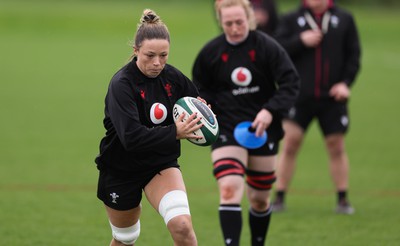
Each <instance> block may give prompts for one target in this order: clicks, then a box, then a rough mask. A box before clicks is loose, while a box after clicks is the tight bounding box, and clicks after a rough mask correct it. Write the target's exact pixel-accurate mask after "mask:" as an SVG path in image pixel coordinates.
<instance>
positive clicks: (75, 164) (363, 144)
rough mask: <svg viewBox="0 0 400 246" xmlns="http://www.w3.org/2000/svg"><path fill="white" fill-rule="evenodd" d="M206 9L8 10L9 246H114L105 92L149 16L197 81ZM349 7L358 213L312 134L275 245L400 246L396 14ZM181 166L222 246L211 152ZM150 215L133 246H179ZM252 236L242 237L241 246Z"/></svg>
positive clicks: (4, 75) (2, 103) (3, 23)
mask: <svg viewBox="0 0 400 246" xmlns="http://www.w3.org/2000/svg"><path fill="white" fill-rule="evenodd" d="M209 2H210V1H202V0H198V1H178V0H164V1H161V0H157V1H145V0H138V1H106V0H103V1H95V0H86V1H76V0H69V1H56V0H54V1H50V0H48V1H45V0H41V1H27V0H25V1H18V0H17V1H11V0H9V1H5V0H0V112H1V120H0V129H1V141H0V197H1V198H0V245H7V246H21V245H60V246H64V245H65V246H71V245H108V243H109V241H110V238H111V235H110V230H109V227H108V222H107V219H106V215H105V211H104V209H103V207H102V204H101V203H100V202H99V201H98V200H97V198H96V196H95V192H96V183H97V171H96V169H95V165H94V162H93V159H94V157H95V156H96V154H97V151H98V144H99V140H100V138H101V137H102V135H103V133H104V130H103V127H102V117H103V100H104V95H105V92H106V88H107V85H108V82H109V79H110V77H111V76H112V75H113V73H114V72H115V71H116V70H117V69H118V68H119V67H121V66H122V65H123V64H124V63H125V61H126V60H127V58H128V57H129V55H130V53H131V48H130V47H129V46H128V43H129V42H130V41H131V40H132V39H133V34H134V32H135V30H136V24H137V22H138V20H139V17H140V15H141V12H142V10H143V9H144V8H147V7H149V8H153V9H154V10H156V11H157V13H158V14H160V15H161V17H162V18H163V20H164V21H165V22H166V23H167V25H168V26H169V29H170V32H171V35H172V44H171V45H172V46H171V55H170V60H169V61H170V63H171V64H173V65H175V66H177V67H178V68H180V69H181V70H182V71H183V72H184V73H185V74H186V75H187V76H189V77H191V75H190V70H191V66H192V62H193V60H194V57H195V55H196V54H197V52H198V51H199V49H200V47H201V46H202V45H203V44H204V43H205V42H206V41H207V40H208V39H210V38H211V37H213V36H214V35H216V34H217V33H218V28H217V26H216V23H215V21H214V18H213V12H212V7H211V6H210V4H209ZM339 2H342V1H339ZM343 2H345V1H343ZM279 3H280V7H281V9H282V10H287V9H289V8H292V7H294V6H296V5H293V4H289V3H286V4H285V3H281V1H279ZM348 8H349V9H350V10H352V12H353V13H354V15H355V17H356V19H357V23H358V26H359V30H360V36H361V40H362V48H363V60H362V71H361V73H360V76H359V78H358V80H357V83H356V84H355V86H354V89H353V94H352V95H353V99H352V101H351V104H350V109H351V112H350V114H351V120H352V124H351V131H350V134H349V136H348V140H347V148H348V151H349V155H350V161H351V182H350V183H351V190H350V197H351V201H352V203H353V205H354V206H355V208H356V214H354V215H353V216H339V215H335V214H334V213H333V208H334V204H335V199H336V197H335V195H334V189H333V187H332V183H331V180H330V177H329V173H328V166H327V158H326V153H325V150H324V148H323V145H322V142H321V137H320V134H319V132H318V130H317V128H316V127H315V125H313V127H312V128H311V129H310V131H309V134H308V135H307V138H306V142H305V145H304V147H303V149H302V152H301V154H300V157H299V168H298V171H297V174H296V176H295V179H294V181H293V184H292V189H291V191H290V194H289V196H288V211H287V212H286V213H283V214H276V215H274V216H273V219H272V224H271V228H270V233H269V240H268V245H280V246H285V245H307V246H308V245H349V246H350V245H363V246H364V245H399V242H400V234H399V231H400V213H399V212H398V209H399V208H400V181H399V180H400V179H399V178H398V174H399V173H400V165H399V164H400V163H399V161H400V158H399V156H398V155H397V154H396V152H397V151H398V150H397V148H398V147H399V144H398V139H399V137H400V134H399V133H400V131H399V129H398V125H397V124H398V123H399V121H400V113H399V109H398V107H399V106H400V99H399V96H398V93H399V91H400V83H399V75H400V72H399V71H400V69H399V68H400V61H399V55H400V45H399V44H400V25H399V23H400V16H399V15H398V11H399V9H393V8H392V9H384V8H376V7H374V8H371V7H365V6H348ZM180 162H181V164H182V170H183V172H184V176H185V179H186V183H187V189H188V194H189V199H190V204H191V210H192V214H193V221H194V226H195V229H196V232H197V236H198V240H199V245H210V246H214V245H222V239H221V235H220V229H219V224H218V216H217V206H218V194H217V189H216V185H215V181H214V179H213V177H212V175H211V164H210V160H209V150H208V148H202V147H197V146H194V145H191V144H189V143H188V142H186V141H185V142H184V145H183V155H182V157H181V159H180ZM143 205H144V211H143V216H142V233H141V236H140V239H139V240H138V243H137V244H138V245H151V246H153V245H157V246H158V245H172V241H171V240H170V239H169V235H168V232H167V230H166V228H165V226H164V224H163V221H162V219H161V218H160V217H159V216H158V215H157V214H156V212H155V211H153V209H152V208H150V206H149V205H148V204H147V202H146V201H144V204H143ZM243 206H244V208H246V207H247V204H246V203H244V204H243ZM244 216H245V218H244V220H245V221H247V215H246V214H244ZM248 234H249V233H248V228H247V226H246V224H245V226H244V228H243V235H242V243H243V245H248V242H249V235H248Z"/></svg>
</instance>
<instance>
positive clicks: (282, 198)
mask: <svg viewBox="0 0 400 246" xmlns="http://www.w3.org/2000/svg"><path fill="white" fill-rule="evenodd" d="M276 200H277V201H280V202H284V201H285V191H284V190H279V191H277V192H276Z"/></svg>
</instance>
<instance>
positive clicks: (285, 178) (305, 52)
mask: <svg viewBox="0 0 400 246" xmlns="http://www.w3.org/2000/svg"><path fill="white" fill-rule="evenodd" d="M279 23H280V24H279V27H278V30H277V32H276V36H275V37H276V39H277V40H278V41H279V42H280V43H281V44H282V46H283V47H284V48H285V49H286V50H287V52H288V53H289V55H290V57H291V58H292V60H293V63H294V64H295V66H296V68H297V70H298V72H299V74H300V77H301V90H300V95H299V98H298V100H297V102H296V105H295V107H293V108H292V109H291V110H290V111H289V114H288V119H287V120H285V121H284V129H285V138H284V141H283V143H284V144H283V150H282V153H281V155H280V158H279V165H278V171H277V185H276V190H277V194H276V200H275V201H274V203H273V210H274V211H282V210H284V209H285V200H284V199H285V194H286V193H287V190H288V187H289V183H290V181H291V179H292V177H293V175H294V171H295V164H296V158H297V154H298V151H299V149H300V147H301V144H302V142H303V138H304V134H305V132H306V131H307V128H308V126H309V124H310V123H311V121H312V120H313V119H314V118H316V119H318V122H319V126H320V128H321V130H322V133H323V135H324V139H325V145H326V148H327V151H328V156H329V164H330V173H331V176H332V179H333V183H334V185H335V188H336V191H337V196H338V201H337V207H336V212H337V213H341V214H352V213H354V209H353V207H352V206H351V205H350V203H349V201H348V198H347V192H348V186H349V184H348V182H349V181H348V180H349V160H348V157H347V153H346V150H345V141H344V140H345V133H346V132H347V130H348V127H349V116H348V100H349V98H350V86H351V85H352V84H353V82H354V80H355V78H356V75H357V73H358V71H359V67H360V53H361V51H360V43H359V38H358V32H357V28H356V24H355V21H354V18H353V17H352V15H351V14H350V13H349V12H347V11H345V10H343V9H341V8H339V7H336V6H335V4H334V2H333V1H332V0H303V1H302V6H301V7H300V8H299V9H297V10H295V11H293V12H291V13H288V14H287V15H285V16H284V17H283V18H282V19H281V20H280V22H279Z"/></svg>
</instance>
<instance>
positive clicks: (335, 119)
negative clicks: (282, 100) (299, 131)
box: [288, 99, 350, 136]
mask: <svg viewBox="0 0 400 246" xmlns="http://www.w3.org/2000/svg"><path fill="white" fill-rule="evenodd" d="M314 117H315V118H317V119H318V123H319V126H320V128H321V130H322V133H323V134H324V136H327V135H329V134H333V133H346V132H347V130H348V128H349V123H350V120H349V116H348V109H347V102H337V101H335V100H333V99H324V100H319V101H316V100H314V99H312V100H307V101H301V102H298V103H297V104H296V105H295V106H294V107H293V108H291V109H290V111H289V114H288V119H290V120H292V121H294V122H296V123H297V124H299V125H300V126H301V127H302V128H303V130H304V131H306V130H307V128H308V126H309V125H310V123H311V121H312V120H313V119H314Z"/></svg>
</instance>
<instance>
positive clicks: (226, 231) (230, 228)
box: [219, 204, 242, 246]
mask: <svg viewBox="0 0 400 246" xmlns="http://www.w3.org/2000/svg"><path fill="white" fill-rule="evenodd" d="M219 221H220V225H221V229H222V234H223V236H224V242H225V245H229V246H238V245H239V241H240V233H241V231H242V208H241V207H240V205H239V204H220V206H219Z"/></svg>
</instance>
